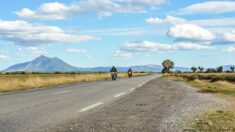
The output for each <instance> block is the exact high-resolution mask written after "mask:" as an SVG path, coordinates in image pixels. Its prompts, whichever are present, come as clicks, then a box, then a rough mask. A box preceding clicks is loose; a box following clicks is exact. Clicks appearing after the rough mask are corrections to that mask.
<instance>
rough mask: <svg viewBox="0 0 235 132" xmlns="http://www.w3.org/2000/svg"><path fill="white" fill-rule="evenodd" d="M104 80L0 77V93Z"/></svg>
mask: <svg viewBox="0 0 235 132" xmlns="http://www.w3.org/2000/svg"><path fill="white" fill-rule="evenodd" d="M148 74H150V73H134V74H133V76H143V75H148ZM118 77H121V78H123V77H127V74H126V73H119V74H118ZM106 79H110V74H109V73H81V74H11V75H0V92H10V91H17V90H25V89H31V88H40V87H47V86H54V85H61V84H70V83H80V82H90V81H97V80H106Z"/></svg>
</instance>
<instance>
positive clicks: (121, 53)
mask: <svg viewBox="0 0 235 132" xmlns="http://www.w3.org/2000/svg"><path fill="white" fill-rule="evenodd" d="M113 56H114V57H119V58H124V59H131V58H132V54H131V53H129V52H126V51H119V50H116V51H114V52H113Z"/></svg>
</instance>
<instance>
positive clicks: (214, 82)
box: [164, 73, 235, 97]
mask: <svg viewBox="0 0 235 132" xmlns="http://www.w3.org/2000/svg"><path fill="white" fill-rule="evenodd" d="M164 77H166V78H168V79H171V80H175V81H184V82H186V83H189V84H191V85H192V86H194V87H197V88H199V89H200V91H201V92H210V93H216V94H222V95H229V96H232V97H235V82H233V78H235V74H234V73H212V74H206V73H197V74H191V73H188V74H186V73H184V74H171V75H165V76H164Z"/></svg>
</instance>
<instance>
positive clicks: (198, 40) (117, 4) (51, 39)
mask: <svg viewBox="0 0 235 132" xmlns="http://www.w3.org/2000/svg"><path fill="white" fill-rule="evenodd" d="M234 7H235V2H234V1H225V0H223V1H219V0H216V1H206V0H187V1H186V0H184V1H180V2H179V1H178V0H74V1H67V0H60V1H53V0H44V1H33V2H32V1H29V0H21V1H19V0H18V1H17V0H12V1H11V2H7V1H1V2H0V10H1V14H0V47H1V48H0V69H5V68H7V67H8V66H10V65H12V64H15V63H20V62H25V61H30V60H32V59H34V58H35V57H37V56H39V55H46V56H49V57H59V58H61V59H63V60H65V61H66V62H68V63H69V64H71V65H74V66H78V67H94V66H112V65H116V66H131V65H143V64H161V62H162V61H163V60H165V59H171V60H173V61H174V62H175V64H176V66H185V67H191V66H204V67H216V66H219V65H226V64H235V62H234V57H235V45H234V44H235V8H234Z"/></svg>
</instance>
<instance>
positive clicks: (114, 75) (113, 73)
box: [111, 72, 117, 80]
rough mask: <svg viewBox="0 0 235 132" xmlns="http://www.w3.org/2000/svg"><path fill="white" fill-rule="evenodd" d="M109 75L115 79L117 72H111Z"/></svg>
mask: <svg viewBox="0 0 235 132" xmlns="http://www.w3.org/2000/svg"><path fill="white" fill-rule="evenodd" d="M111 77H112V80H116V79H117V73H116V72H111Z"/></svg>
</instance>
